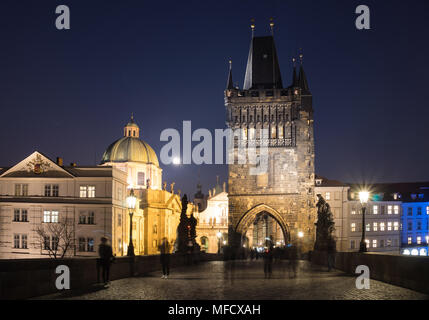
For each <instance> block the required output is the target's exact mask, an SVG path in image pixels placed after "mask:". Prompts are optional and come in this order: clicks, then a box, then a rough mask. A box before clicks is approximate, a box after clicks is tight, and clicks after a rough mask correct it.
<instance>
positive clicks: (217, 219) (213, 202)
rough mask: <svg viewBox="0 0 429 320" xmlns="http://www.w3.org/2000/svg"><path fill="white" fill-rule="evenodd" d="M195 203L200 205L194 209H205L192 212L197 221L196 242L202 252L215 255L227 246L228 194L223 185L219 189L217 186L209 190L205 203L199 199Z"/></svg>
mask: <svg viewBox="0 0 429 320" xmlns="http://www.w3.org/2000/svg"><path fill="white" fill-rule="evenodd" d="M199 191H200V190H199ZM200 193H201V192H200ZM197 194H198V193H197ZM203 199H204V198H203ZM195 201H196V203H200V204H201V206H198V205H196V206H195V208H196V209H197V208H198V207H205V209H204V210H203V211H201V212H198V210H196V212H194V216H195V218H196V219H197V228H196V231H197V239H196V240H197V242H198V244H199V245H200V246H201V250H202V251H205V252H207V253H217V252H218V251H219V250H220V249H221V248H222V246H224V245H227V244H228V193H226V190H225V185H224V187H223V188H221V187H220V185H219V184H217V185H216V187H215V188H213V189H212V190H210V191H209V196H208V198H207V200H206V203H203V202H202V201H201V198H196V199H195V200H194V203H195Z"/></svg>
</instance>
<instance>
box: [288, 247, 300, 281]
mask: <svg viewBox="0 0 429 320" xmlns="http://www.w3.org/2000/svg"><path fill="white" fill-rule="evenodd" d="M297 267H298V248H297V247H296V246H292V247H290V248H289V278H296V271H297ZM291 271H292V272H293V276H292V277H291Z"/></svg>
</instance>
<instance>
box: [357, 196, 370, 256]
mask: <svg viewBox="0 0 429 320" xmlns="http://www.w3.org/2000/svg"><path fill="white" fill-rule="evenodd" d="M368 198H369V192H368V191H361V192H359V200H360V203H361V204H362V239H361V240H360V247H359V252H367V248H366V242H365V230H366V225H365V210H366V204H367V203H368Z"/></svg>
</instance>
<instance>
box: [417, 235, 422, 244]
mask: <svg viewBox="0 0 429 320" xmlns="http://www.w3.org/2000/svg"><path fill="white" fill-rule="evenodd" d="M417 244H422V237H421V236H418V237H417Z"/></svg>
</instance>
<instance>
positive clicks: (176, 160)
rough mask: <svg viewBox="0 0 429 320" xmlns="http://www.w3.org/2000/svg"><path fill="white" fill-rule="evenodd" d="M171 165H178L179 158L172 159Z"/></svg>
mask: <svg viewBox="0 0 429 320" xmlns="http://www.w3.org/2000/svg"><path fill="white" fill-rule="evenodd" d="M173 164H175V165H178V164H180V158H179V157H174V158H173Z"/></svg>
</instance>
